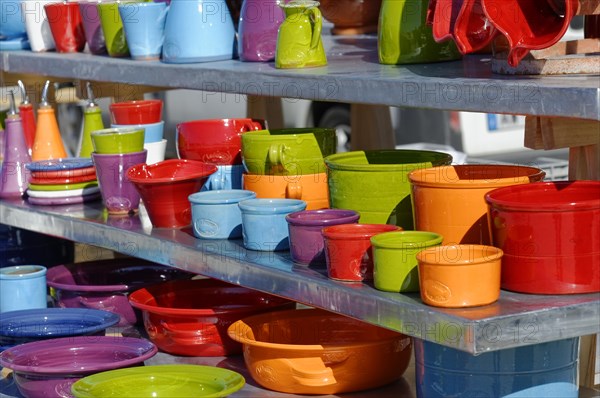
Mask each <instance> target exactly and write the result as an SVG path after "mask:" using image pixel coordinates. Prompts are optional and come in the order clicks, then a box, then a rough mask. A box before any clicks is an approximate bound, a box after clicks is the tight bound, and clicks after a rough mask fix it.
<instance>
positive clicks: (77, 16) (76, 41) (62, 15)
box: [44, 2, 85, 53]
mask: <svg viewBox="0 0 600 398" xmlns="http://www.w3.org/2000/svg"><path fill="white" fill-rule="evenodd" d="M44 10H45V11H46V16H47V18H48V24H49V25H50V31H51V32H52V37H53V38H54V42H55V43H56V51H58V52H61V53H72V52H81V51H83V49H84V47H85V32H84V30H83V21H82V19H81V13H80V11H79V3H77V2H68V3H67V2H62V3H52V4H46V5H45V6H44Z"/></svg>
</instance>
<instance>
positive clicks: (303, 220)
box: [285, 209, 360, 265]
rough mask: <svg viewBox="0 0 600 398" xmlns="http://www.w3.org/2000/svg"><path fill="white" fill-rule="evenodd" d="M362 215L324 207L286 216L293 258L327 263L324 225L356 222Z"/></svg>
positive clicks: (300, 262) (320, 263)
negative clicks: (323, 233) (323, 232)
mask: <svg viewBox="0 0 600 398" xmlns="http://www.w3.org/2000/svg"><path fill="white" fill-rule="evenodd" d="M359 218H360V215H359V214H358V213H357V212H356V211H354V210H342V209H323V210H305V211H299V212H296V213H291V214H288V215H287V216H286V218H285V219H286V221H287V222H288V228H289V236H290V254H291V256H292V260H293V261H294V262H296V263H299V264H305V265H322V264H325V251H324V249H323V247H324V241H323V235H322V234H321V230H322V229H323V228H324V227H328V226H331V225H339V224H354V223H357V222H358V219H359Z"/></svg>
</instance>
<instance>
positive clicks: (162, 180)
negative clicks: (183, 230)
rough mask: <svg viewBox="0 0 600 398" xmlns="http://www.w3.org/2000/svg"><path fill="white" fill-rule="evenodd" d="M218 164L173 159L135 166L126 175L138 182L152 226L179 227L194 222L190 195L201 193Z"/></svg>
mask: <svg viewBox="0 0 600 398" xmlns="http://www.w3.org/2000/svg"><path fill="white" fill-rule="evenodd" d="M216 171H217V166H215V165H212V164H208V163H203V162H198V161H196V160H181V159H171V160H165V161H162V162H158V163H155V164H152V165H147V164H145V163H143V164H138V165H135V166H133V167H131V168H129V170H127V178H129V180H130V181H131V182H133V184H134V185H135V188H136V189H137V190H138V192H139V194H140V197H141V198H142V201H143V202H144V206H145V207H146V210H147V211H148V216H149V217H150V221H151V222H152V225H153V226H154V227H157V228H178V227H184V226H186V225H189V224H190V223H191V221H192V209H191V206H190V201H189V200H188V196H190V195H191V194H193V193H196V192H199V191H200V189H201V188H202V186H203V185H204V183H205V182H206V181H207V180H208V177H209V176H210V175H211V174H213V173H214V172H216Z"/></svg>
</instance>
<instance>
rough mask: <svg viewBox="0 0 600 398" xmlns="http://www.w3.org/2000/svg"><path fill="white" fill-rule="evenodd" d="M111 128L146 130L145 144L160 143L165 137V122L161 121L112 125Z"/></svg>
mask: <svg viewBox="0 0 600 398" xmlns="http://www.w3.org/2000/svg"><path fill="white" fill-rule="evenodd" d="M110 127H112V128H117V129H122V128H135V129H140V130H142V129H143V130H144V144H149V143H152V142H160V141H161V140H162V139H163V137H164V135H165V122H164V120H161V121H159V122H156V123H146V124H139V123H138V124H116V123H114V124H111V125H110Z"/></svg>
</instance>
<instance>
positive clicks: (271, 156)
mask: <svg viewBox="0 0 600 398" xmlns="http://www.w3.org/2000/svg"><path fill="white" fill-rule="evenodd" d="M336 147H337V136H336V134H335V130H334V129H323V128H296V129H280V130H261V131H255V132H249V133H246V134H244V135H242V160H243V164H244V168H245V169H246V171H247V172H248V173H250V174H259V175H265V174H269V175H303V174H318V173H324V172H325V163H324V162H323V158H324V157H326V156H328V155H331V154H333V153H335V150H336Z"/></svg>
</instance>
